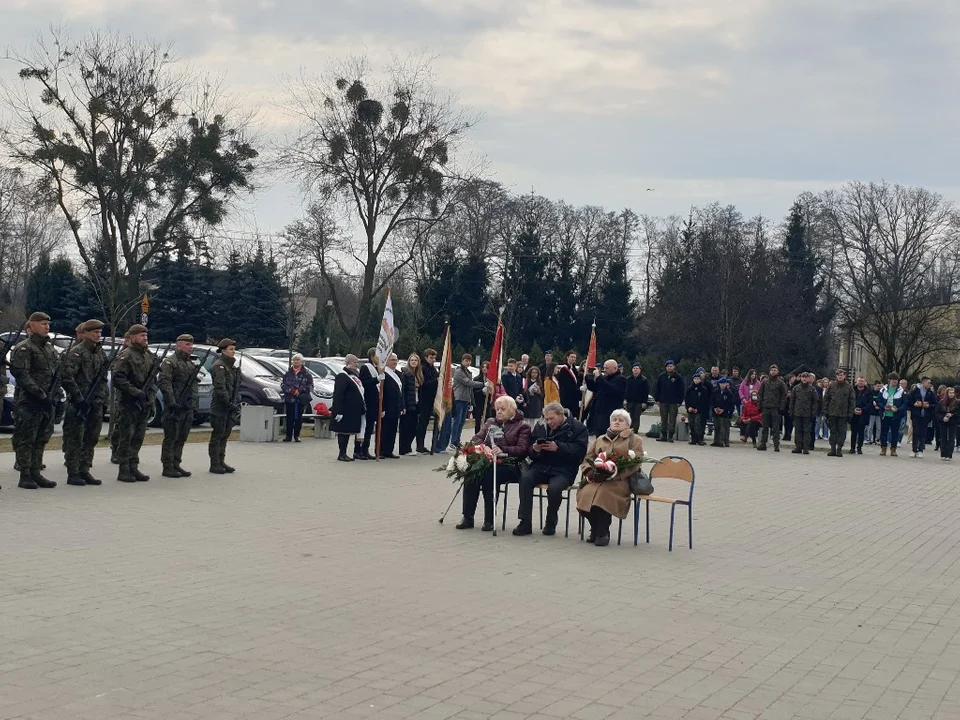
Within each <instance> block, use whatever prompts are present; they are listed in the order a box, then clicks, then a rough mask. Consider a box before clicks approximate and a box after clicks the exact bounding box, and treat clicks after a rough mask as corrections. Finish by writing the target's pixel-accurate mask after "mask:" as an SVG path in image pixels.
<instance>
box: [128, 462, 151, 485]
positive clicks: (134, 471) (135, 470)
mask: <svg viewBox="0 0 960 720" xmlns="http://www.w3.org/2000/svg"><path fill="white" fill-rule="evenodd" d="M130 474H131V475H133V479H134V480H136V481H137V482H146V481H147V480H149V479H150V476H149V475H145V474H143V473H142V472H140V469H139V465H136V464H135V463H130Z"/></svg>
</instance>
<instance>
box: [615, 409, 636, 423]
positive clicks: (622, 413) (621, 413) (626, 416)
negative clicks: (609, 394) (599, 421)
mask: <svg viewBox="0 0 960 720" xmlns="http://www.w3.org/2000/svg"><path fill="white" fill-rule="evenodd" d="M614 418H621V419H623V420H626V421H627V425H629V424H631V422H632V419H631V418H630V413H628V412H627V411H626V410H624V409H623V408H617V409H616V410H614V411H613V412H612V413H610V423H611V424H612V423H613V419H614Z"/></svg>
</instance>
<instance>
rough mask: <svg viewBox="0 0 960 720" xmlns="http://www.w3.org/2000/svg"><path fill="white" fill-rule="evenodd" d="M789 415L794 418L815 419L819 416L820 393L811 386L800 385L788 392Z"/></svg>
mask: <svg viewBox="0 0 960 720" xmlns="http://www.w3.org/2000/svg"><path fill="white" fill-rule="evenodd" d="M790 414H791V415H792V416H793V417H794V418H815V417H816V416H817V415H819V414H820V393H818V392H817V389H816V388H815V387H814V386H813V385H808V384H807V383H800V384H799V385H797V386H796V387H794V388H793V390H792V391H791V392H790Z"/></svg>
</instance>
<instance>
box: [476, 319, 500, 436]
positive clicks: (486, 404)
mask: <svg viewBox="0 0 960 720" xmlns="http://www.w3.org/2000/svg"><path fill="white" fill-rule="evenodd" d="M505 309H506V305H501V306H500V314H499V315H497V334H499V333H500V328H501V327H502V326H503V311H504V310H505ZM500 355H501V356H502V355H503V345H502V343H501V345H500ZM490 360H491V362H492V361H493V358H492V357H491V358H490ZM502 365H503V363H502V362H501V363H499V364H498V367H497V372H502V371H503V368H502V367H500V366H502ZM487 379H488V380H489V379H490V378H489V377H488V378H487ZM491 382H492V381H491ZM494 392H496V384H494V385H493V387H491V388H490V389H489V390H484V391H483V415H482V416H481V417H480V425H481V426H482V425H483V424H484V423H485V422H486V421H487V409H488V408H489V407H490V397H491V396H492V395H493V393H494Z"/></svg>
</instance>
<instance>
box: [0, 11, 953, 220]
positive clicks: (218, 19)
mask: <svg viewBox="0 0 960 720" xmlns="http://www.w3.org/2000/svg"><path fill="white" fill-rule="evenodd" d="M0 5H4V6H8V9H7V12H6V13H5V15H4V23H3V25H2V27H0V45H9V44H11V43H20V42H22V41H23V40H24V39H26V38H29V37H30V35H32V34H34V33H35V32H36V31H38V30H42V29H43V28H44V27H45V26H46V25H47V24H49V23H51V22H52V23H58V22H61V21H64V22H67V23H69V26H70V27H71V29H73V30H75V31H76V32H81V31H83V30H84V29H86V28H90V27H110V28H111V29H116V30H121V31H125V32H130V33H133V34H136V35H140V36H149V37H151V38H154V39H158V40H164V41H170V42H172V43H174V44H175V47H176V50H177V52H178V54H179V55H181V56H183V57H185V58H186V59H187V60H189V61H191V62H193V63H195V64H197V65H198V66H201V67H208V68H210V69H211V70H213V71H215V72H217V73H221V74H223V75H224V77H225V80H226V83H227V86H228V87H229V88H230V89H231V90H232V91H233V92H235V93H236V94H237V96H238V97H240V98H241V99H242V101H243V102H245V103H247V104H249V105H263V106H265V107H266V109H265V110H264V111H263V113H262V117H263V119H264V121H265V123H266V126H267V127H268V128H271V129H272V130H276V129H277V128H280V127H282V126H283V125H284V123H285V122H288V121H287V120H286V119H285V118H284V117H283V116H282V115H281V114H280V113H278V112H276V111H275V110H273V109H271V108H270V105H271V104H273V103H276V101H277V100H278V99H279V97H280V95H281V90H280V86H279V83H278V78H279V77H280V76H282V75H285V74H287V75H289V74H295V73H296V72H297V71H298V70H299V69H300V68H308V69H310V70H313V71H322V70H323V69H324V68H326V67H327V66H328V65H329V64H330V63H331V61H333V60H335V59H336V57H342V56H343V55H345V54H348V53H356V52H366V53H368V54H369V55H370V56H371V57H372V58H373V59H374V61H375V62H383V61H386V60H388V59H389V58H390V57H391V55H400V56H403V55H406V54H408V53H410V52H418V51H420V52H422V51H427V52H429V53H431V54H434V55H436V70H437V73H438V77H439V80H440V82H441V83H442V84H443V85H444V86H445V87H447V88H449V89H451V90H454V91H456V92H457V93H458V94H459V96H460V97H461V99H462V101H463V102H464V103H465V104H466V105H468V106H469V107H470V108H471V109H473V110H476V111H479V112H480V113H482V114H483V116H484V120H483V122H482V123H481V125H480V126H479V127H478V128H477V129H476V130H475V131H474V132H473V134H472V141H473V143H474V146H475V148H476V149H478V150H479V151H481V152H483V153H484V154H485V155H486V156H487V158H488V165H489V168H490V170H491V172H492V173H493V174H494V175H495V177H496V178H497V179H499V180H501V181H502V182H504V183H506V184H507V185H509V186H511V187H512V188H513V189H515V190H517V191H520V192H526V191H529V190H530V189H531V186H533V187H534V188H535V189H536V190H537V191H538V192H541V193H544V194H547V195H551V196H554V197H563V198H564V199H566V200H568V201H570V202H574V203H593V204H604V205H608V206H610V207H613V208H616V207H623V206H632V207H634V208H635V209H636V210H638V211H639V212H653V213H669V212H681V213H683V212H685V211H686V210H687V209H688V208H689V206H690V204H691V203H696V204H701V203H704V202H709V201H711V200H714V199H716V200H719V201H722V202H734V203H737V204H738V205H740V206H741V207H742V209H743V210H744V211H745V212H746V213H754V212H763V213H764V214H766V215H772V216H774V217H780V216H782V215H783V214H785V213H786V211H787V209H788V207H789V204H790V201H791V200H792V198H793V196H795V195H796V194H797V193H798V192H800V191H802V190H805V189H811V190H817V189H820V188H822V187H826V186H828V185H830V184H839V183H841V182H844V181H846V180H852V179H863V180H869V179H880V178H886V179H888V180H891V181H897V182H904V183H909V184H923V185H927V186H929V187H932V188H934V189H938V190H940V191H942V192H944V193H945V194H946V195H948V197H951V198H955V197H958V196H960V192H958V191H957V190H955V189H954V188H953V187H952V185H955V184H956V183H955V181H954V179H953V168H954V167H956V166H957V165H958V161H960V140H958V139H956V133H955V128H956V125H957V120H958V105H960V100H957V98H956V96H955V92H954V89H955V88H956V87H957V85H958V80H960V77H958V76H960V62H958V61H960V47H958V46H957V44H956V43H955V41H954V38H955V37H956V36H957V34H958V31H960V3H956V2H954V0H911V2H909V3H907V2H901V1H899V0H845V1H844V2H842V3H838V2H835V1H828V0H797V1H796V2H782V1H781V0H525V2H522V3H521V2H514V1H512V0H322V1H317V0H230V1H227V0H219V1H218V0H190V1H188V0H163V1H160V0H154V1H152V2H148V1H146V0H31V1H30V2H28V1H27V0H0ZM10 72H11V68H10V67H9V66H5V67H4V66H0V74H2V75H3V76H4V77H6V78H9V77H10ZM647 187H656V188H657V192H656V193H646V192H645V191H646V188H647ZM298 200H299V197H298V194H297V192H296V189H295V188H293V187H292V186H289V185H285V184H284V183H282V182H280V183H279V184H278V186H277V187H273V188H271V189H269V190H268V191H267V192H264V193H263V194H262V196H261V197H260V198H259V199H258V201H257V202H256V204H255V213H254V217H255V218H256V221H257V222H258V223H260V224H261V225H262V227H264V228H265V229H268V230H278V229H280V228H282V227H283V225H285V224H286V223H288V222H290V221H291V220H293V219H294V217H295V216H296V213H297V212H298V209H299V207H298V205H299V202H298Z"/></svg>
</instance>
